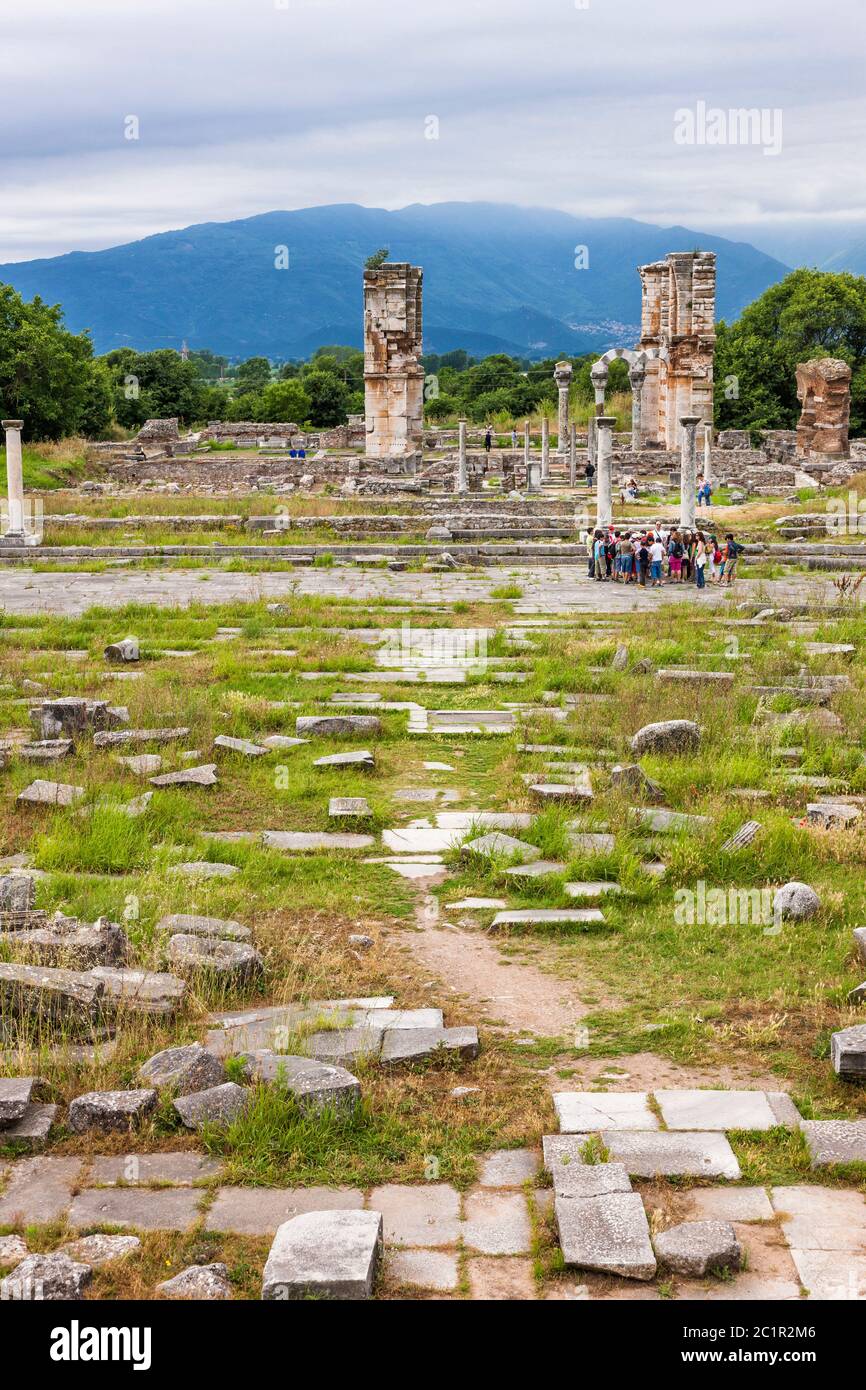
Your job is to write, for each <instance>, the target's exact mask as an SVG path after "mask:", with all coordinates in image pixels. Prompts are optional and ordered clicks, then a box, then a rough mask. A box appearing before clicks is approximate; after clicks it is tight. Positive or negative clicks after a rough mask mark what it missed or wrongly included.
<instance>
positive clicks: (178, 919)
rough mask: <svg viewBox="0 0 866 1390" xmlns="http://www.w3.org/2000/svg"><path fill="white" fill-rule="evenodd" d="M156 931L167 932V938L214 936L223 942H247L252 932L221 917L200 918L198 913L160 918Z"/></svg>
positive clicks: (176, 913)
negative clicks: (177, 936)
mask: <svg viewBox="0 0 866 1390" xmlns="http://www.w3.org/2000/svg"><path fill="white" fill-rule="evenodd" d="M156 930H157V931H162V932H167V933H168V935H169V936H176V935H178V934H180V935H182V936H216V937H220V938H221V939H222V940H223V941H249V940H251V938H252V931H251V930H250V928H249V927H244V926H242V925H241V923H240V922H233V921H231V920H225V919H223V918H222V917H202V916H199V914H198V913H190V912H171V913H169V914H168V916H167V917H161V918H160V920H159V921H158V922H157V924H156Z"/></svg>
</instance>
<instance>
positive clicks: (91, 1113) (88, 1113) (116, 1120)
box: [68, 1090, 156, 1134]
mask: <svg viewBox="0 0 866 1390" xmlns="http://www.w3.org/2000/svg"><path fill="white" fill-rule="evenodd" d="M155 1106H156V1091H152V1090H138V1091H88V1092H87V1093H86V1094H85V1095H83V1096H76V1098H75V1099H74V1100H73V1101H70V1103H69V1115H68V1123H69V1128H70V1129H71V1130H72V1131H73V1132H74V1133H75V1134H85V1133H86V1132H87V1131H88V1130H91V1129H97V1130H99V1131H100V1132H101V1133H103V1134H110V1133H113V1132H114V1131H118V1130H119V1131H121V1132H123V1131H124V1130H130V1129H132V1128H133V1126H134V1125H135V1124H136V1123H137V1122H138V1121H140V1120H143V1119H145V1118H146V1117H147V1116H148V1115H149V1114H150V1113H151V1111H152V1110H153V1109H154V1107H155Z"/></svg>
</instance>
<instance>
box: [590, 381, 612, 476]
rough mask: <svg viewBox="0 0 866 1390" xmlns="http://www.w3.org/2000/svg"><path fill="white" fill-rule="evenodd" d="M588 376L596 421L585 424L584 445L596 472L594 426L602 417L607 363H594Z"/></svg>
mask: <svg viewBox="0 0 866 1390" xmlns="http://www.w3.org/2000/svg"><path fill="white" fill-rule="evenodd" d="M589 375H590V380H591V381H592V387H593V390H594V391H595V415H596V419H595V421H593V420H590V421H588V423H587V439H586V443H587V450H588V452H589V457H590V459H591V460H592V462H593V463H594V464H595V467H596V471H598V431H597V429H596V424H597V421H598V417H599V416H601V415H604V393H605V391H606V390H607V377H608V366H607V363H606V362H601V361H598V362H594V363H593V365H592V367H591V368H590V372H589Z"/></svg>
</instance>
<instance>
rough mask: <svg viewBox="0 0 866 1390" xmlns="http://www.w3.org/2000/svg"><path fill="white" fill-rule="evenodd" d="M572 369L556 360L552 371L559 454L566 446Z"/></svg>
mask: <svg viewBox="0 0 866 1390" xmlns="http://www.w3.org/2000/svg"><path fill="white" fill-rule="evenodd" d="M572 371H573V369H572V366H571V363H570V362H557V364H556V367H555V369H554V373H553V375H554V378H555V380H556V384H557V386H558V388H559V438H558V440H557V445H556V447H557V449H558V450H559V452H560V453H561V454H564V453H565V451H566V449H567V448H568V391H569V387H570V386H571V378H572ZM542 476H543V474H542Z"/></svg>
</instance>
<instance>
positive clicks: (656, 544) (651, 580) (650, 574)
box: [584, 522, 743, 589]
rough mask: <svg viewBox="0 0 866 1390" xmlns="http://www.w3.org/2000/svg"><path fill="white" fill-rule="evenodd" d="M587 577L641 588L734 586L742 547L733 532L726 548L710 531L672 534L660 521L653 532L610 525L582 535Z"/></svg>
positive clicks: (686, 531)
mask: <svg viewBox="0 0 866 1390" xmlns="http://www.w3.org/2000/svg"><path fill="white" fill-rule="evenodd" d="M584 540H585V543H586V551H587V560H588V573H589V577H590V579H593V578H594V579H596V580H597V581H599V582H603V581H607V580H612V581H613V582H614V583H619V584H640V585H641V587H642V588H646V587H647V586H649V587H650V588H652V589H656V588H660V587H661V585H662V584H663V583H665V582H667V583H669V584H686V583H694V584H695V585H696V587H697V588H698V589H703V588H705V587H706V585H707V583H716V584H723V585H730V584H733V582H734V578H735V576H736V572H737V560H738V559H739V557H740V555H741V554H742V552H743V546H742V545H740V543H739V542H738V541H737V540H735V539H734V536H733V535H732V534H731V533H730V532H729V533H728V534H727V535H726V536H725V539H724V542H723V543H722V544H719V541H718V540H717V538H716V537H715V536H714V535H711V534H710V533H709V532H707V531H697V530H695V531H691V530H688V529H686V528H683V529H676V528H674V529H672V530H668V529H667V528H665V527H663V526H662V524H661V522H657V523H656V525H655V526H652V527H650V528H649V530H647V531H644V530H637V531H621V530H614V528H613V527H612V526H608V527H601V528H596V529H595V530H594V531H587V532H585V533H584Z"/></svg>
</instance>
